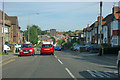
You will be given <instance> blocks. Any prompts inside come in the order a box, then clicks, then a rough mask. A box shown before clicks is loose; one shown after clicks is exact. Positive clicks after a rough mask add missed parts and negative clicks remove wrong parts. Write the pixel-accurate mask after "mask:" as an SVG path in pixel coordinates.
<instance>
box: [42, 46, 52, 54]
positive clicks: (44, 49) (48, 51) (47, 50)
mask: <svg viewBox="0 0 120 80" xmlns="http://www.w3.org/2000/svg"><path fill="white" fill-rule="evenodd" d="M40 54H41V55H42V54H52V55H54V49H53V45H52V44H43V45H42V47H41V50H40Z"/></svg>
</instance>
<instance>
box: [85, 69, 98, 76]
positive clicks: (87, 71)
mask: <svg viewBox="0 0 120 80" xmlns="http://www.w3.org/2000/svg"><path fill="white" fill-rule="evenodd" d="M87 72H89V73H90V74H91V75H92V76H93V77H96V76H95V74H93V72H91V71H90V70H87Z"/></svg>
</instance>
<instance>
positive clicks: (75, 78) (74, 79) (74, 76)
mask: <svg viewBox="0 0 120 80" xmlns="http://www.w3.org/2000/svg"><path fill="white" fill-rule="evenodd" d="M65 70H66V71H67V72H68V73H69V75H70V76H71V77H72V78H74V80H77V79H76V78H75V76H74V75H73V74H72V73H71V72H70V70H69V69H68V68H65Z"/></svg>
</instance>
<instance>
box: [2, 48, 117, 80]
mask: <svg viewBox="0 0 120 80" xmlns="http://www.w3.org/2000/svg"><path fill="white" fill-rule="evenodd" d="M2 77H3V78H74V79H75V80H77V79H78V78H117V68H116V59H110V58H106V57H104V56H97V55H96V54H85V53H84V54H80V53H78V52H73V51H69V50H66V51H55V55H54V56H53V55H39V52H38V51H37V52H36V55H35V56H23V57H15V58H12V59H11V61H10V60H9V62H6V63H3V65H2Z"/></svg>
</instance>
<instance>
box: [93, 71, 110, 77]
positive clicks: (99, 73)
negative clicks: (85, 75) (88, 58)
mask: <svg viewBox="0 0 120 80" xmlns="http://www.w3.org/2000/svg"><path fill="white" fill-rule="evenodd" d="M95 73H96V75H98V76H100V77H102V78H104V76H106V77H108V78H110V77H109V76H108V75H105V74H103V73H101V72H99V71H95Z"/></svg>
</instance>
